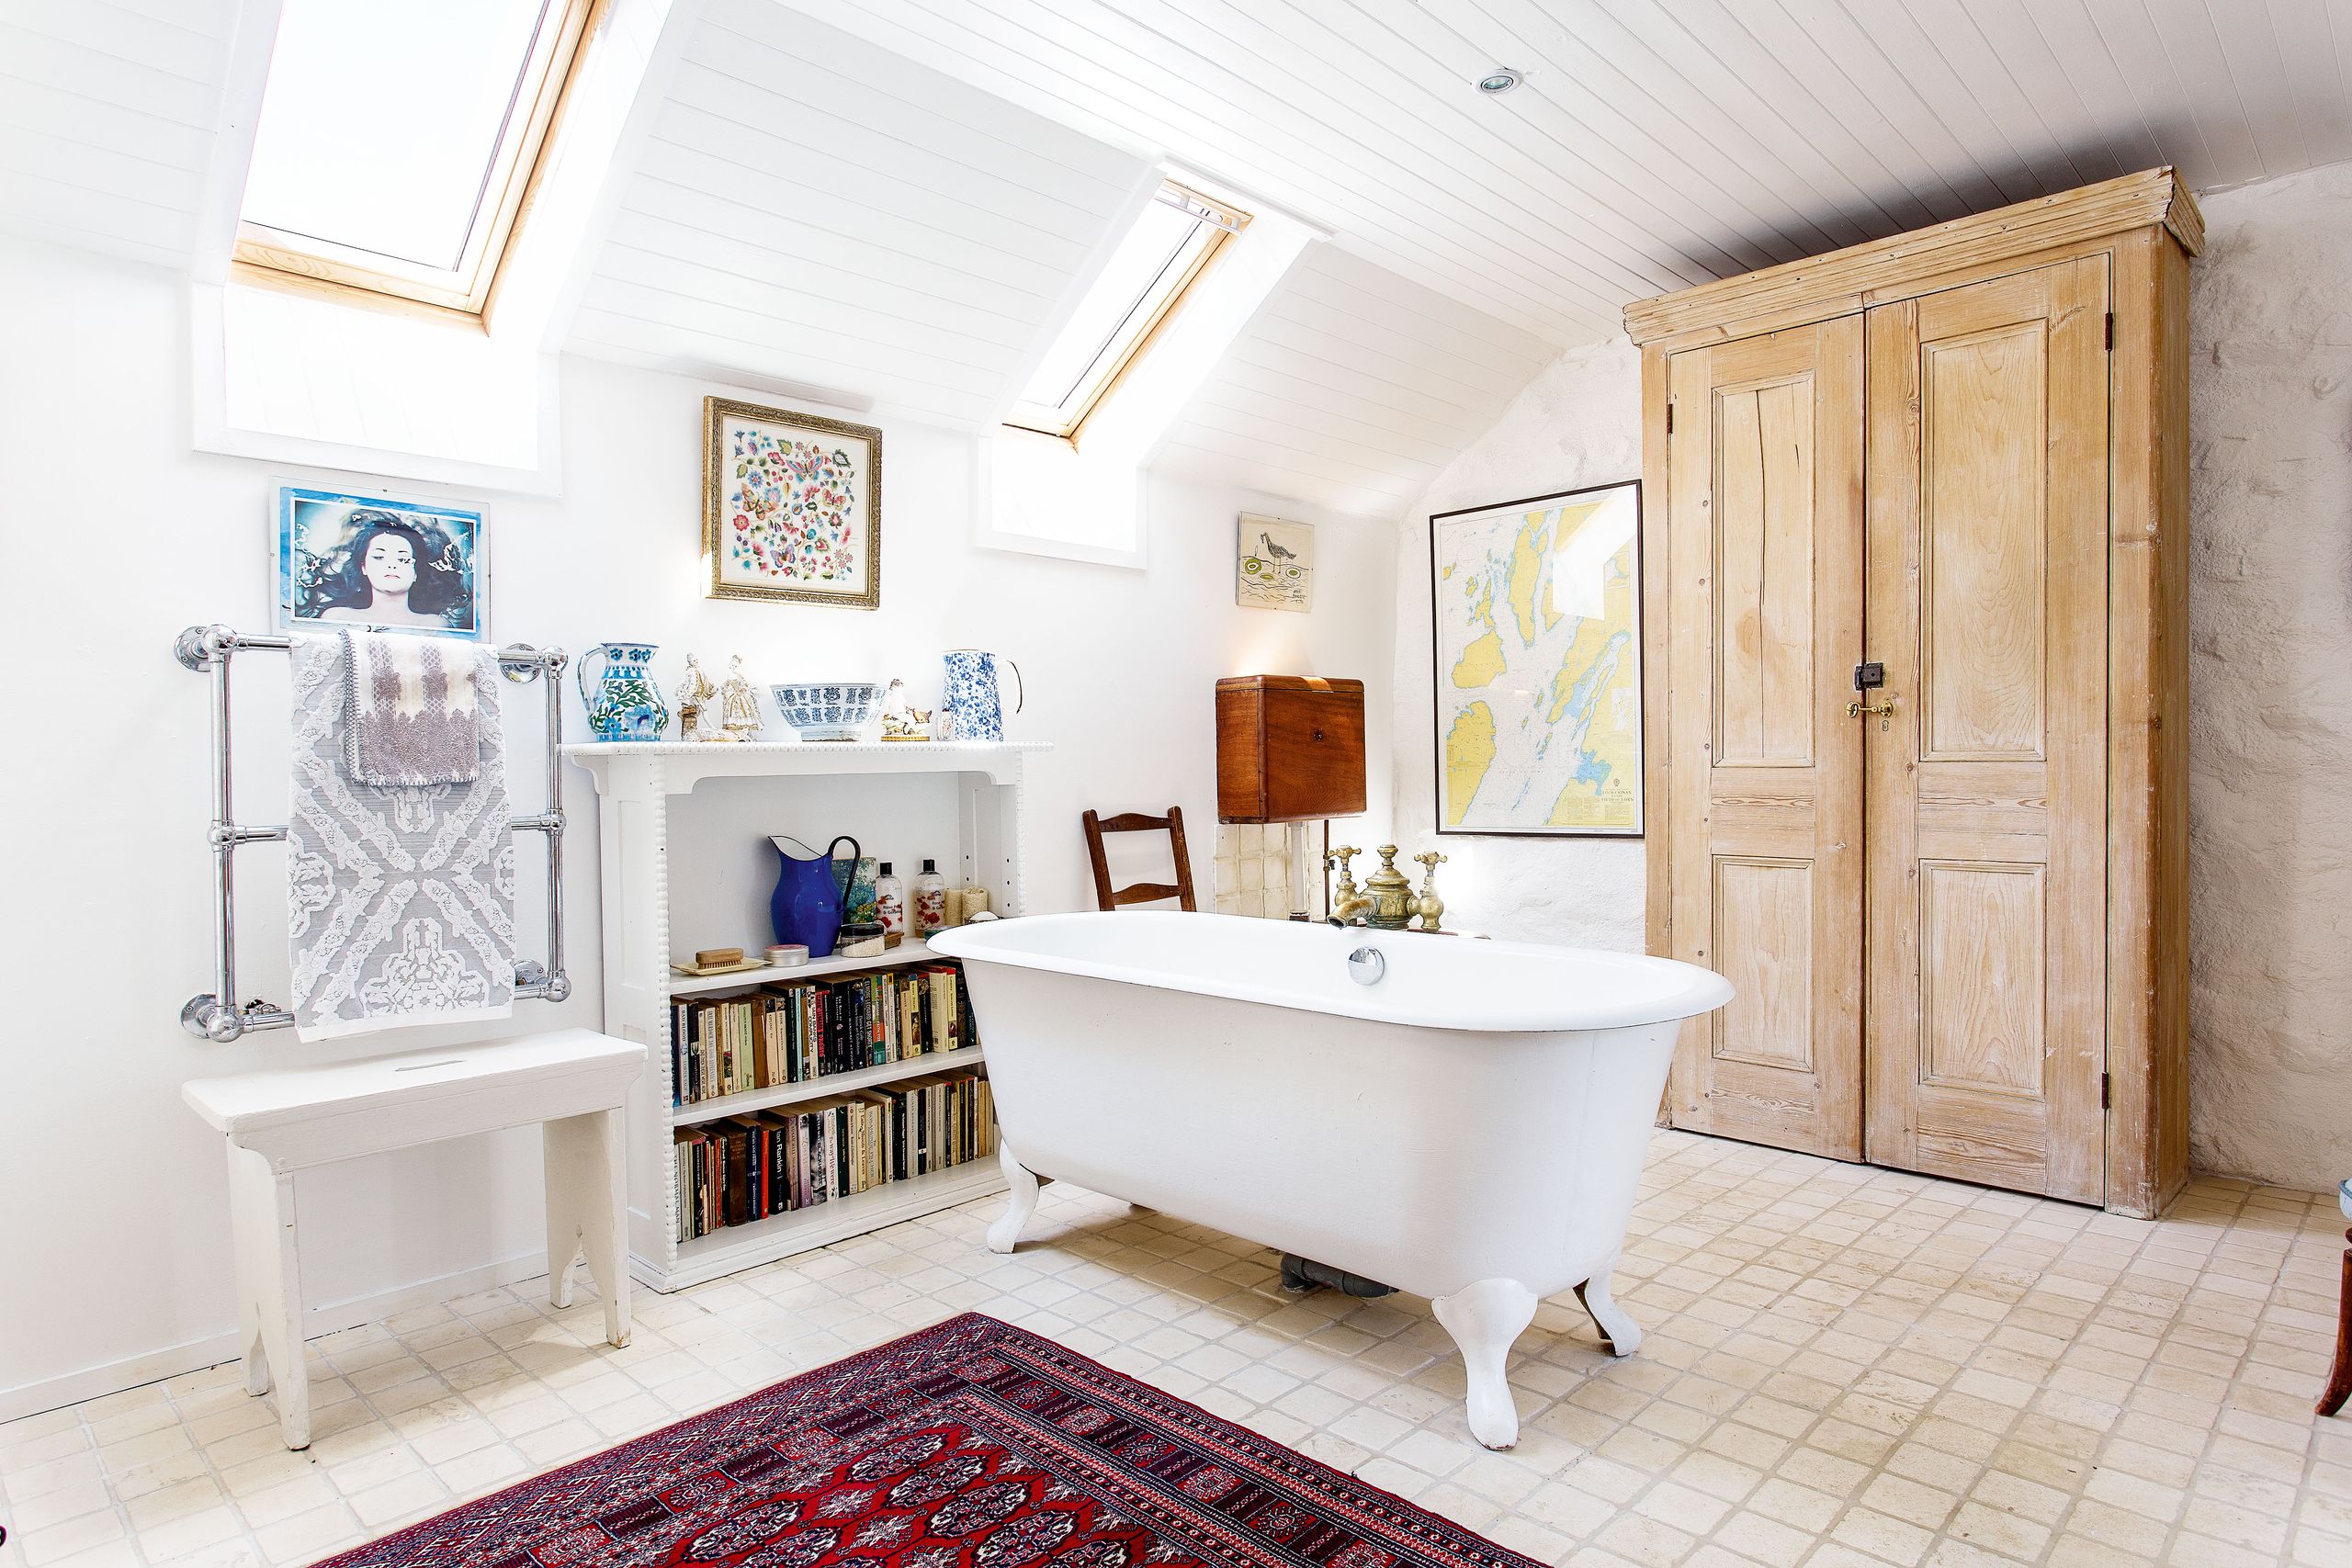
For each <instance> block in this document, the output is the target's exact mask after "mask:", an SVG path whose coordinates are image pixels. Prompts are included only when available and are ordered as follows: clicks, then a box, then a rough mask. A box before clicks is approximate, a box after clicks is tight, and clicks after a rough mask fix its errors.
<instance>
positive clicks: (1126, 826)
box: [1082, 806, 1198, 909]
mask: <svg viewBox="0 0 2352 1568" xmlns="http://www.w3.org/2000/svg"><path fill="white" fill-rule="evenodd" d="M1082 820H1083V821H1084V822H1085V824H1086V853H1087V856H1088V858H1089V859H1091V860H1092V861H1093V863H1094V900H1095V902H1096V903H1098V904H1100V905H1102V907H1103V908H1105V909H1115V908H1119V907H1120V906H1121V905H1123V904H1148V903H1151V902H1153V901H1154V900H1156V899H1160V898H1173V899H1176V900H1177V901H1178V902H1179V903H1181V904H1182V905H1183V907H1184V908H1187V909H1193V908H1198V906H1196V905H1195V904H1194V903H1193V857H1192V854H1191V852H1189V851H1187V850H1186V849H1185V847H1184V813H1183V810H1182V807H1174V806H1171V807H1169V808H1168V815H1167V816H1165V817H1146V816H1143V815H1141V814H1140V813H1137V812H1133V811H1126V812H1122V813H1120V814H1119V815H1118V816H1116V817H1098V816H1096V815H1095V814H1094V813H1093V812H1091V811H1090V812H1088V813H1087V814H1086V815H1085V817H1084V818H1082ZM1162 829H1165V830H1166V831H1167V834H1168V837H1169V839H1170V847H1171V848H1172V849H1173V850H1174V851H1175V853H1176V881H1175V883H1174V885H1173V886H1170V884H1168V883H1165V882H1137V883H1133V884H1130V885H1129V886H1125V887H1121V888H1116V889H1114V888H1113V887H1112V886H1111V863H1110V862H1109V861H1108V860H1106V859H1104V858H1103V834H1105V833H1157V832H1159V831H1161V830H1162Z"/></svg>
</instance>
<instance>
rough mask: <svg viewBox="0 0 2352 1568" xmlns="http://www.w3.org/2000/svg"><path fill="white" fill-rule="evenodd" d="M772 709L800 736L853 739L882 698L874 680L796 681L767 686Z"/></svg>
mask: <svg viewBox="0 0 2352 1568" xmlns="http://www.w3.org/2000/svg"><path fill="white" fill-rule="evenodd" d="M768 695H769V696H771V697H773V698H775V711H776V712H777V713H779V714H781V715H783V716H784V722H785V723H786V724H788V725H790V726H792V728H793V730H794V732H795V733H796V734H797V735H798V736H799V737H800V739H803V740H856V739H862V738H863V737H864V736H865V727H866V725H867V724H868V723H869V722H870V721H871V720H872V719H873V717H874V710H875V708H876V706H877V705H879V704H880V703H881V701H882V685H881V682H878V681H796V682H788V683H786V684H784V685H778V686H770V687H769V688H768Z"/></svg>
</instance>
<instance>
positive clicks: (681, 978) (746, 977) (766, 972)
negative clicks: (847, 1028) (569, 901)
mask: <svg viewBox="0 0 2352 1568" xmlns="http://www.w3.org/2000/svg"><path fill="white" fill-rule="evenodd" d="M934 959H936V960H938V961H939V962H940V963H942V964H944V963H945V962H947V957H946V954H944V953H933V951H932V950H931V944H930V943H928V942H920V941H916V940H914V939H912V938H910V939H909V940H907V941H905V942H900V943H899V945H898V946H896V947H894V948H891V949H889V950H888V952H886V953H883V954H882V956H880V957H879V958H812V959H810V960H809V962H808V963H806V964H767V965H764V966H763V967H761V968H758V969H738V970H736V971H735V972H734V973H733V974H731V975H681V974H679V973H678V972H677V971H676V970H674V969H673V970H672V971H671V972H670V994H671V995H672V996H673V997H701V996H708V995H709V994H710V993H712V992H713V991H731V990H734V989H736V988H737V987H742V986H764V985H766V984H768V983H769V982H770V981H772V980H783V981H786V982H790V981H794V980H803V979H808V978H809V977H811V976H820V975H861V974H865V973H867V972H869V971H872V970H876V969H899V968H903V967H904V966H906V965H907V964H928V963H931V962H932V961H933V960H934Z"/></svg>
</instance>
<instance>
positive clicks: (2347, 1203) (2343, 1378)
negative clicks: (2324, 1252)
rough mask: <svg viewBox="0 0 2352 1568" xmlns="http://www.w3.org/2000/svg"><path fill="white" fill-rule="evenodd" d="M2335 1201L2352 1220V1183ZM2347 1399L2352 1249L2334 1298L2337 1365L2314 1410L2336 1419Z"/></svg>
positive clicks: (2351, 1233)
mask: <svg viewBox="0 0 2352 1568" xmlns="http://www.w3.org/2000/svg"><path fill="white" fill-rule="evenodd" d="M2335 1201H2336V1206H2337V1207H2338V1208H2341V1209H2342V1210H2343V1211H2344V1217H2345V1218H2346V1219H2347V1220H2352V1181H2346V1182H2344V1183H2343V1184H2341V1185H2340V1186H2338V1187H2337V1188H2336V1190H2335ZM2344 1239H2345V1240H2346V1242H2347V1243H2352V1230H2347V1231H2346V1232H2345V1233H2344ZM2346 1399H2352V1246H2347V1247H2345V1249H2344V1283H2343V1284H2342V1285H2341V1286H2340V1287H2339V1288H2338V1289H2337V1292H2336V1298H2335V1366H2334V1367H2333V1368H2332V1369H2330V1371H2328V1374H2327V1392H2326V1393H2323V1394H2321V1395H2320V1396H2319V1404H2317V1405H2316V1406H2315V1407H2314V1408H2316V1409H2317V1410H2318V1412H2319V1413H2320V1414H2321V1415H2322V1416H2333V1415H2335V1413H2336V1412H2337V1411H2339V1410H2341V1409H2343V1408H2344V1402H2345V1401H2346Z"/></svg>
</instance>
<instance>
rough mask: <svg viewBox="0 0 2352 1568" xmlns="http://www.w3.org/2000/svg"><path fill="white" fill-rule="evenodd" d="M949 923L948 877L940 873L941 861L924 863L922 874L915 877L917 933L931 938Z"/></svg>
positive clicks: (926, 938)
mask: <svg viewBox="0 0 2352 1568" xmlns="http://www.w3.org/2000/svg"><path fill="white" fill-rule="evenodd" d="M946 923H947V879H946V878H945V877H944V876H942V875H940V874H939V863H938V862H937V861H931V860H927V861H925V862H923V863H922V875H920V876H918V877H916V878H915V935H917V936H919V937H922V938H924V939H925V940H929V938H930V936H931V933H932V932H933V931H937V930H939V929H940V928H941V927H942V926H944V925H945V924H946Z"/></svg>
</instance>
